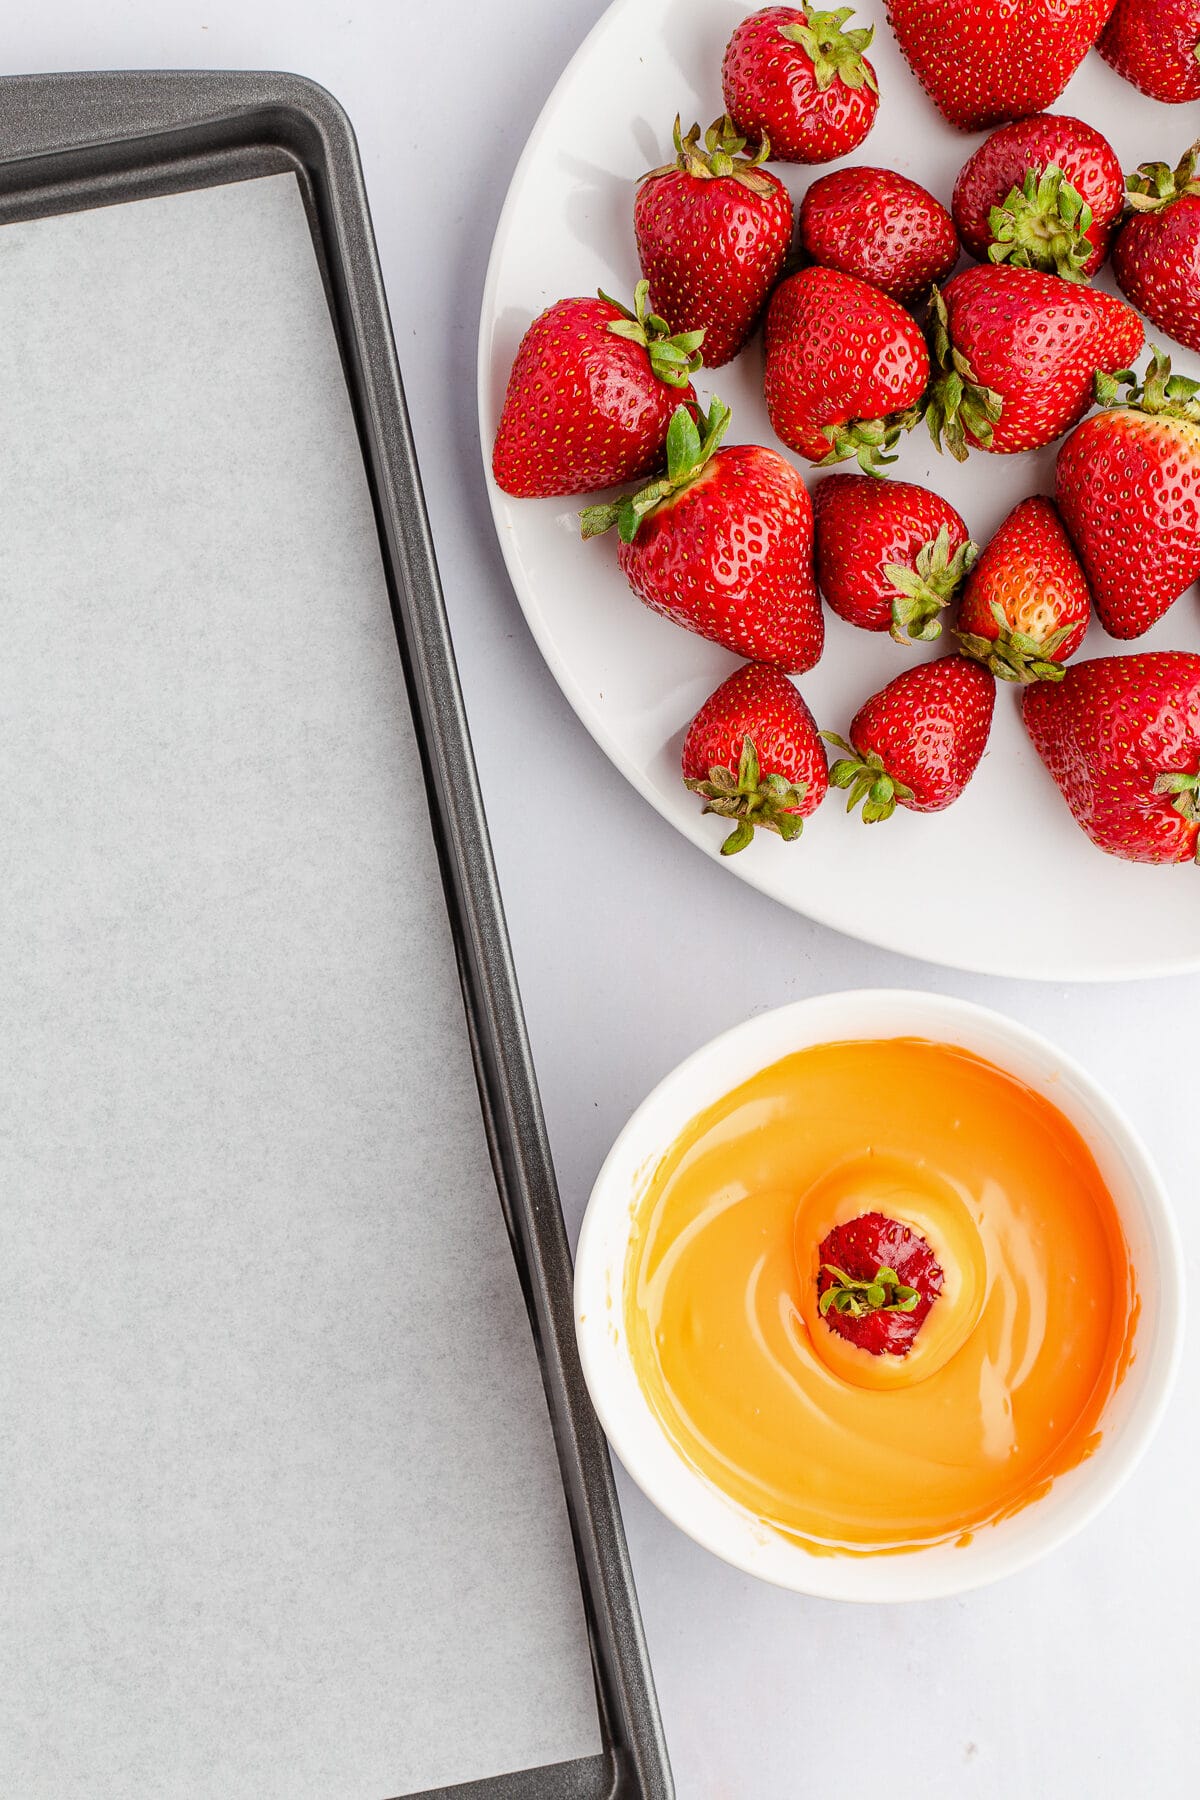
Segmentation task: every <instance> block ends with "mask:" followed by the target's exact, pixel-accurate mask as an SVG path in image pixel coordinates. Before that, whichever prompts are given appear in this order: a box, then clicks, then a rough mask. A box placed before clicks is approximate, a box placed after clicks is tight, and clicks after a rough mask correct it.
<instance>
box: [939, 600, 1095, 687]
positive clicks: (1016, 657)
mask: <svg viewBox="0 0 1200 1800" xmlns="http://www.w3.org/2000/svg"><path fill="white" fill-rule="evenodd" d="M992 617H993V619H995V621H996V624H997V626H998V630H997V632H996V635H995V637H994V638H989V637H983V636H981V635H979V634H978V633H976V632H973V631H956V632H955V634H954V635H955V637H956V638H957V639H958V641H959V643H960V644H961V646H962V650H963V654H964V655H965V656H970V657H973V658H974V659H975V661H976V662H979V663H982V664H983V666H984V668H985V669H990V670H991V672H992V674H993V675H995V676H997V677H998V678H999V680H1001V681H1016V682H1019V683H1020V684H1021V686H1022V687H1029V686H1030V685H1031V684H1032V683H1033V682H1035V681H1061V680H1062V678H1063V676H1064V675H1065V674H1066V672H1067V671H1066V669H1065V668H1064V667H1063V665H1062V663H1060V662H1055V661H1054V652H1055V651H1056V650H1059V649H1061V648H1062V646H1063V645H1064V644H1065V643H1066V641H1067V639H1068V638H1069V637H1070V635H1071V627H1070V626H1069V625H1063V626H1060V628H1059V629H1058V630H1057V631H1052V632H1051V633H1050V635H1049V637H1046V638H1042V639H1040V640H1039V639H1038V638H1034V637H1030V636H1029V635H1028V634H1027V633H1026V632H1024V631H1014V630H1013V628H1012V627H1011V626H1010V625H1009V623H1008V619H1007V617H1006V616H1005V612H1004V608H1003V607H1002V606H1001V604H1000V602H999V601H998V600H993V601H992Z"/></svg>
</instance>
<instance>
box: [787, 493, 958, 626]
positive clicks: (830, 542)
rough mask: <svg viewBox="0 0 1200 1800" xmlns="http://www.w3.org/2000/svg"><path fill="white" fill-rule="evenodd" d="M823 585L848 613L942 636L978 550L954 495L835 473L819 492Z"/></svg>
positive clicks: (842, 613)
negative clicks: (948, 608) (945, 612)
mask: <svg viewBox="0 0 1200 1800" xmlns="http://www.w3.org/2000/svg"><path fill="white" fill-rule="evenodd" d="M813 520H814V525H815V529H816V538H817V585H818V587H819V588H820V590H821V592H822V593H823V594H824V596H825V598H826V600H827V601H828V602H829V604H830V606H831V607H832V608H833V610H834V612H835V613H837V614H838V616H839V617H840V618H843V619H846V620H847V621H848V622H849V623H850V624H851V625H860V626H861V627H862V628H863V630H864V631H890V632H891V634H892V636H893V637H894V638H895V640H896V642H897V643H898V644H903V643H906V642H907V641H908V639H909V637H914V638H919V639H922V640H924V639H928V638H935V637H937V636H938V635H939V633H940V632H941V629H942V626H941V621H940V618H939V614H940V613H941V610H942V608H943V606H945V605H946V603H947V601H949V600H950V599H951V598H952V596H953V595H954V594H955V593H956V592H957V590H958V588H959V586H960V585H961V583H962V580H963V577H964V575H965V574H966V572H967V570H968V569H969V568H970V567H971V564H972V563H973V562H974V560H975V557H976V556H977V555H978V551H977V549H976V546H975V545H974V544H973V543H972V542H971V540H970V536H969V534H968V532H967V528H966V526H965V525H964V524H963V521H962V519H961V518H960V517H959V515H958V513H956V512H955V510H954V508H953V507H952V506H951V504H950V502H949V501H948V500H943V499H942V497H941V495H940V494H934V493H931V492H930V490H929V489H928V488H923V487H916V486H914V484H913V483H912V482H909V481H874V480H872V479H871V478H870V477H869V476H866V475H829V476H827V477H826V479H825V480H824V481H822V482H821V483H820V485H819V486H818V488H817V490H816V493H815V495H814V497H813Z"/></svg>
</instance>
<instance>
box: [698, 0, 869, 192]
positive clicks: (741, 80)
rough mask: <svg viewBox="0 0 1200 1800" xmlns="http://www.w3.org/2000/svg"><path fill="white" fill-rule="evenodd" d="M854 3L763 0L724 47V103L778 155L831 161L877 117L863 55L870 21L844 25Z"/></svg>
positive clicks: (746, 132) (854, 142) (734, 117)
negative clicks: (832, 6) (767, 1)
mask: <svg viewBox="0 0 1200 1800" xmlns="http://www.w3.org/2000/svg"><path fill="white" fill-rule="evenodd" d="M853 10H854V9H853V7H850V6H841V7H839V8H838V9H837V11H836V12H817V11H816V10H815V9H814V8H813V7H811V6H803V7H801V6H764V7H763V8H762V10H761V12H754V13H751V14H750V17H749V18H748V19H743V20H742V22H741V24H740V25H738V26H735V27H734V32H733V36H732V37H731V38H730V40H729V42H728V44H727V45H726V46H725V60H724V62H723V63H722V65H721V81H722V85H723V87H724V91H725V107H726V110H727V112H728V113H729V116H730V118H731V119H732V120H733V122H734V124H735V125H736V126H737V128H738V130H739V131H740V132H742V134H743V135H744V136H745V137H748V138H762V137H769V138H770V140H771V151H772V154H773V155H774V156H777V157H779V158H780V159H781V160H782V161H783V162H797V163H821V162H832V161H833V159H834V157H835V156H846V155H847V154H848V153H849V152H850V151H851V150H854V149H856V148H857V146H858V145H859V144H861V143H862V141H863V139H864V138H865V137H866V135H867V133H868V131H870V129H871V127H872V125H873V124H874V123H875V114H876V113H877V112H878V110H879V86H878V83H877V82H876V80H875V71H874V69H873V68H872V67H871V65H870V63H869V62H868V61H867V59H866V57H865V56H864V55H863V51H864V50H865V49H866V48H867V45H868V44H869V43H870V42H871V39H872V38H873V37H874V35H875V28H874V26H868V27H867V28H866V29H865V30H862V31H847V30H846V29H845V25H846V20H847V19H848V18H850V16H851V14H852V13H853Z"/></svg>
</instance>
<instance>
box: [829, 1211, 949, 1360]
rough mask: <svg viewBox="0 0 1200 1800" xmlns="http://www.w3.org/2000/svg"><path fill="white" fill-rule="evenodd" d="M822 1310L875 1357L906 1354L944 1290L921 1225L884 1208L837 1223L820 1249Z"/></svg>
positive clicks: (834, 1326)
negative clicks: (918, 1228)
mask: <svg viewBox="0 0 1200 1800" xmlns="http://www.w3.org/2000/svg"><path fill="white" fill-rule="evenodd" d="M818 1256H819V1262H820V1269H819V1273H818V1275H817V1295H818V1300H817V1310H818V1312H819V1314H820V1317H821V1318H822V1319H823V1320H824V1322H825V1324H826V1325H827V1326H828V1327H829V1329H830V1331H834V1332H836V1333H837V1335H838V1336H839V1337H841V1338H845V1339H846V1341H847V1342H848V1343H850V1344H853V1345H855V1347H856V1348H857V1349H859V1350H865V1351H867V1352H868V1353H869V1354H870V1355H871V1356H907V1355H908V1353H909V1351H910V1350H911V1349H912V1347H913V1345H914V1344H915V1343H916V1341H917V1335H918V1333H919V1332H920V1330H921V1327H922V1325H924V1323H925V1321H926V1319H927V1318H928V1317H929V1314H930V1311H931V1309H932V1308H933V1306H934V1305H935V1304H936V1302H937V1300H938V1297H939V1295H940V1294H941V1292H942V1285H943V1281H944V1276H943V1273H942V1268H941V1265H940V1264H939V1262H938V1260H937V1258H936V1256H935V1255H934V1254H933V1251H932V1250H931V1249H930V1247H929V1244H928V1243H927V1241H926V1240H925V1238H923V1237H922V1236H921V1235H920V1233H919V1232H917V1231H914V1230H913V1229H912V1227H911V1226H910V1225H905V1224H903V1223H902V1222H901V1221H900V1220H899V1219H892V1218H888V1217H887V1215H886V1214H884V1213H880V1212H867V1213H861V1214H860V1215H859V1217H858V1218H856V1219H850V1220H849V1221H848V1222H847V1223H846V1224H844V1225H835V1226H834V1228H833V1230H832V1231H830V1232H829V1233H828V1234H827V1235H826V1236H825V1237H824V1238H823V1239H822V1241H821V1246H820V1250H819V1252H818Z"/></svg>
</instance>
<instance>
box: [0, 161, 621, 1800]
mask: <svg viewBox="0 0 1200 1800" xmlns="http://www.w3.org/2000/svg"><path fill="white" fill-rule="evenodd" d="M0 416H2V417H3V419H4V430H3V434H2V435H0V495H2V497H3V498H2V501H0V504H2V507H3V526H4V528H3V531H0V608H2V612H0V617H3V620H4V638H3V654H2V655H0V845H2V846H3V849H2V850H0V856H2V857H3V862H4V865H5V880H4V895H5V901H4V910H5V920H4V929H3V931H2V932H0V1006H2V1007H3V1017H4V1038H3V1049H2V1051H0V1059H2V1069H3V1073H2V1079H0V1220H2V1227H0V1230H2V1241H0V1455H2V1458H3V1468H4V1473H3V1491H2V1494H0V1510H2V1513H3V1518H4V1524H3V1529H2V1531H0V1559H2V1560H0V1568H2V1571H3V1573H2V1579H0V1612H2V1618H0V1793H3V1794H4V1795H6V1796H8V1795H12V1796H14V1797H15V1796H19V1797H20V1800H43V1797H44V1800H50V1797H51V1796H53V1800H69V1797H71V1796H84V1795H86V1796H87V1797H88V1800H124V1797H125V1796H129V1797H130V1800H132V1796H135V1795H136V1796H138V1800H144V1796H146V1795H147V1794H153V1795H155V1796H156V1797H157V1796H162V1797H163V1800H172V1797H174V1796H179V1797H180V1800H182V1797H183V1796H187V1800H207V1797H208V1796H212V1797H213V1800H217V1797H218V1796H220V1800H240V1797H241V1796H246V1797H247V1800H249V1797H250V1796H254V1797H255V1800H260V1797H261V1800H270V1797H272V1796H276V1795H278V1796H280V1797H282V1796H284V1795H287V1796H288V1797H289V1800H306V1797H307V1796H312V1797H313V1800H317V1797H318V1796H320V1800H328V1797H329V1796H331V1795H336V1796H338V1800H359V1797H361V1800H384V1796H388V1795H394V1794H398V1793H403V1792H406V1791H411V1790H413V1789H415V1788H420V1787H424V1786H433V1785H438V1784H443V1783H449V1782H452V1781H463V1780H468V1779H471V1778H473V1777H477V1776H483V1775H489V1774H495V1773H497V1772H498V1771H502V1770H505V1769H515V1768H519V1767H524V1766H528V1765H533V1764H538V1763H543V1762H554V1761H559V1760H566V1759H569V1758H572V1757H575V1756H584V1755H589V1754H594V1753H595V1752H597V1751H598V1750H599V1749H600V1733H599V1728H598V1723H597V1718H596V1711H595V1701H594V1690H593V1679H592V1671H591V1663H590V1658H589V1655H588V1649H587V1641H586V1634H585V1629H584V1623H583V1615H582V1607H581V1603H580V1598H579V1589H578V1579H577V1574H576V1569H575V1563H574V1557H573V1554H572V1549H571V1543H570V1537H569V1532H568V1529H567V1523H566V1518H565V1509H564V1505H563V1499H562V1493H561V1487H560V1477H559V1472H558V1467H557V1463H556V1460H555V1456H554V1451H553V1445H552V1442H551V1436H550V1430H549V1423H548V1419H547V1414H546V1407H545V1400H544V1397H543V1392H542V1387H541V1382H540V1378H539V1374H538V1369H537V1364H536V1358H535V1353H534V1349H533V1344H532V1340H531V1337H530V1334H529V1328H528V1322H527V1319H526V1317H525V1313H524V1308H523V1305H522V1301H521V1296H520V1292H519V1288H518V1284H517V1280H516V1275H515V1271H514V1268H513V1263H512V1257H511V1253H510V1250H509V1246H508V1243H507V1239H506V1237H505V1234H504V1229H503V1223H502V1219H501V1217H500V1210H499V1206H498V1202H497V1199H496V1194H495V1187H494V1182H493V1178H492V1174H491V1170H490V1166H489V1164H488V1159H487V1149H486V1144H485V1141H484V1134H483V1128H482V1123H481V1120H480V1114H479V1105H478V1098H477V1094H476V1089H475V1081H474V1075H473V1072H472V1068H471V1063H470V1057H469V1053H468V1047H467V1042H466V1037H465V1031H464V1023H463V1014H462V1005H461V999H460V995H459V989H458V982H457V976H456V972H455V968H454V959H453V951H452V946H451V941H450V934H449V928H448V925H447V923H446V919H445V914H444V906H443V899H442V893H441V885H440V878H439V874H438V870H437V864H436V858H435V854H434V849H433V844H432V841H431V839H430V837H429V832H428V822H427V813H426V803H425V796H424V790H423V785H422V781H421V774H420V767H419V762H418V756H417V751H416V746H415V743H414V741H413V736H412V731H411V725H410V722H409V715H408V707H407V702H406V699H405V695H404V689H403V683H402V678H401V671H400V666H399V661H398V657H397V654H396V648H395V641H394V636H393V628H392V622H391V618H390V614H389V610H388V602H387V596H386V592H385V589H384V583H383V578H382V573H381V569H380V565H379V557H378V549H377V544H376V540H375V530H374V524H373V520H372V516H371V509H370V503H369V498H368V495H367V491H366V485H365V481H364V477H363V471H362V466H361V460H360V455H359V450H358V445H357V442H356V439H355V434H354V429H353V424H352V420H351V417H350V411H349V406H348V401H347V397H346V394H345V389H344V385H343V382H342V378H341V371H340V367H339V363H338V357H337V350H336V345H335V342H334V338H333V334H332V331H331V328H330V323H329V319H328V315H327V310H326V306H325V300H324V295H323V293H322V290H321V285H320V281H319V276H318V272H317V267H316V261H315V257H314V254H313V250H312V245H311V240H310V236H309V232H308V228H307V224H306V221H305V218H304V214H303V209H302V206H301V201H300V196H299V190H298V187H297V185H296V182H295V180H294V178H293V177H292V176H278V177H273V178H270V179H263V180H257V181H253V182H246V183H242V184H239V185H236V186H231V187H222V188H216V189H211V190H206V191H202V192H198V193H189V194H182V195H175V196H171V197H169V198H165V199H158V200H149V201H142V202H139V203H137V204H135V205H124V206H120V207H112V208H104V209H99V210H96V211H91V212H86V213H80V214H73V215H65V216H61V217H57V218H50V219H45V220H39V221H35V222H31V223H27V224H15V225H9V226H7V227H5V228H4V229H3V231H2V232H0Z"/></svg>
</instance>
